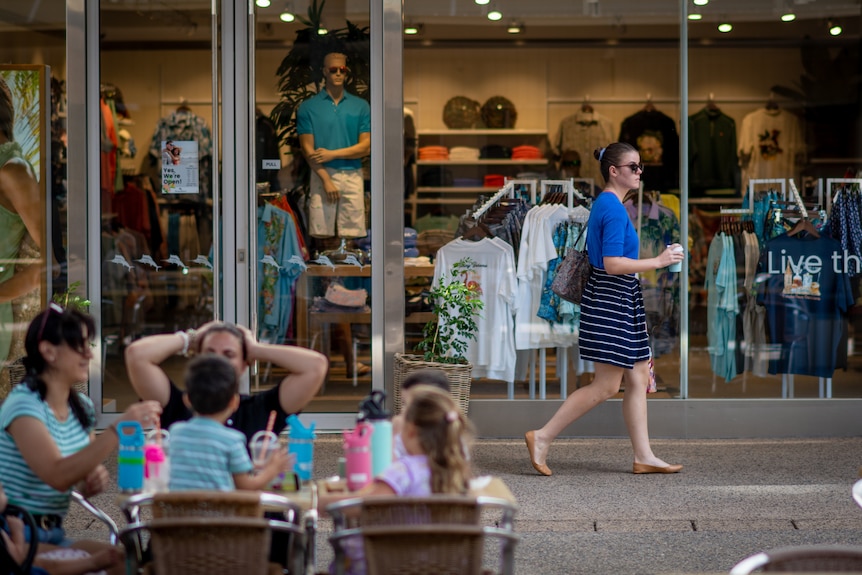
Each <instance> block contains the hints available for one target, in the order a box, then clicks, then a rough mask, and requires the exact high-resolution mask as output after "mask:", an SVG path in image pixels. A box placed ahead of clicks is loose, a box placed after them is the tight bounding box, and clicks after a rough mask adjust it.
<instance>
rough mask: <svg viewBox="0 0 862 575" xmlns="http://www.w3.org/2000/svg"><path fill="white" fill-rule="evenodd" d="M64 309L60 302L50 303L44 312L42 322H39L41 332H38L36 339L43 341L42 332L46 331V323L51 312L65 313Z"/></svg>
mask: <svg viewBox="0 0 862 575" xmlns="http://www.w3.org/2000/svg"><path fill="white" fill-rule="evenodd" d="M64 311H65V310H64V309H63V308H62V307H61V306H60V304H57V303H54V302H51V303H50V304H48V309H47V310H45V313H44V314H42V323H40V324H39V333H38V334H36V341H42V334H43V333H44V331H45V324H47V323H48V316H49V315H51V312H54V313H56V314H59V315H63V313H64Z"/></svg>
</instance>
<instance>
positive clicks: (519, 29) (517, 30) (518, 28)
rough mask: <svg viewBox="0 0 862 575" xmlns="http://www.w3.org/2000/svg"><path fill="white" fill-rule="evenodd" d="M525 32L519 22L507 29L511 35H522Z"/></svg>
mask: <svg viewBox="0 0 862 575" xmlns="http://www.w3.org/2000/svg"><path fill="white" fill-rule="evenodd" d="M523 31H524V25H523V24H518V23H517V22H512V23H511V24H509V25H508V26H507V27H506V32H508V33H509V34H520V33H521V32H523Z"/></svg>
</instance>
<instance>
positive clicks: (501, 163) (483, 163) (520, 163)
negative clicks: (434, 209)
mask: <svg viewBox="0 0 862 575" xmlns="http://www.w3.org/2000/svg"><path fill="white" fill-rule="evenodd" d="M547 163H548V159H547V158H535V159H530V160H505V159H502V158H501V159H494V160H417V162H416V165H417V166H530V165H534V166H541V165H544V164H547Z"/></svg>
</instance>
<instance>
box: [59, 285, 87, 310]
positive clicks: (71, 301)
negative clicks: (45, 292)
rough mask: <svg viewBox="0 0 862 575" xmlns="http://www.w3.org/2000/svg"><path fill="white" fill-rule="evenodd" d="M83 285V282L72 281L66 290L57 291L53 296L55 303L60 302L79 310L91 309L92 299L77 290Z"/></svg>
mask: <svg viewBox="0 0 862 575" xmlns="http://www.w3.org/2000/svg"><path fill="white" fill-rule="evenodd" d="M79 287H81V282H72V283H70V284H69V287H68V288H67V289H66V291H62V292H57V293H55V294H54V297H53V298H52V299H53V300H54V303H58V304H60V305H61V306H63V307H64V308H68V307H71V308H75V309H77V310H79V311H83V312H88V311H89V309H90V300H88V299H84V298H82V297H81V296H79V295H76V294H75V292H76V291H78V288H79Z"/></svg>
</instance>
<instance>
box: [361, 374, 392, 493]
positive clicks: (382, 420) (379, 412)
mask: <svg viewBox="0 0 862 575" xmlns="http://www.w3.org/2000/svg"><path fill="white" fill-rule="evenodd" d="M385 400H386V392H385V391H383V390H381V389H375V390H374V391H372V392H371V395H369V396H368V397H366V398H365V399H363V400H362V401H361V402H360V403H359V419H360V420H361V421H366V422H368V423H370V424H371V427H372V432H371V476H372V477H377V476H378V475H380V474H381V473H383V471H385V470H386V468H387V467H389V466H390V465H392V422H391V421H390V419H389V416H390V414H389V412H388V411H386V408H385V406H384V402H385Z"/></svg>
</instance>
